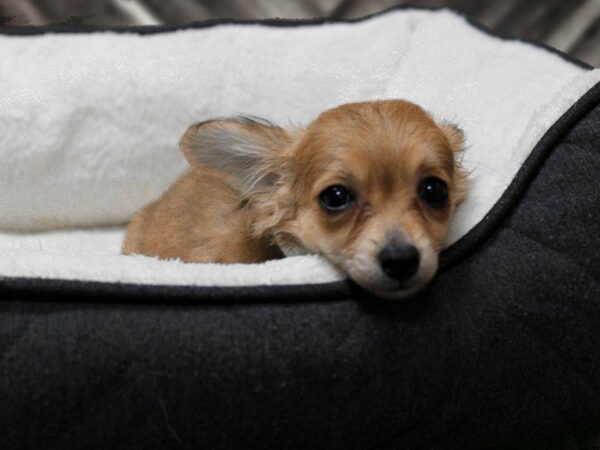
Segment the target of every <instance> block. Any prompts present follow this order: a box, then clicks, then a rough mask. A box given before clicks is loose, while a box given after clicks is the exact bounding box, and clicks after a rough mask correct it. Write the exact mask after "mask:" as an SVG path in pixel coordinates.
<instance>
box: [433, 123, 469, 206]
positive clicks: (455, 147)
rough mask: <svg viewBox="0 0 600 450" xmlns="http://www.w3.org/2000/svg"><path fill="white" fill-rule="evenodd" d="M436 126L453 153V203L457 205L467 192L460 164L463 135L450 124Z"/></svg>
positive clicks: (465, 180) (465, 175)
mask: <svg viewBox="0 0 600 450" xmlns="http://www.w3.org/2000/svg"><path fill="white" fill-rule="evenodd" d="M438 126H439V128H440V130H442V132H443V133H444V135H445V136H446V139H447V140H448V143H449V144H450V148H451V149H452V152H453V153H454V180H455V181H454V185H455V194H454V198H455V200H454V201H455V203H456V204H458V203H461V202H462V201H463V200H464V199H465V197H466V195H467V191H468V178H467V173H466V172H465V171H464V169H463V168H462V167H461V164H460V157H461V153H462V151H463V149H464V143H465V134H464V133H463V131H462V130H461V129H460V128H458V127H457V126H456V125H454V124H451V123H441V124H438Z"/></svg>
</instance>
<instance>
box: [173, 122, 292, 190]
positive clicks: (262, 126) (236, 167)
mask: <svg viewBox="0 0 600 450" xmlns="http://www.w3.org/2000/svg"><path fill="white" fill-rule="evenodd" d="M293 142H294V136H293V135H292V134H291V133H289V132H287V131H286V130H284V129H283V128H280V127H278V126H275V125H273V124H272V123H270V122H268V121H266V120H263V119H259V118H255V117H233V118H226V119H215V120H210V121H207V122H202V123H199V124H196V125H192V126H191V127H190V128H188V130H187V131H186V132H185V134H184V135H183V137H182V138H181V141H180V147H181V150H182V151H183V154H184V155H185V157H186V159H187V160H188V162H189V163H190V164H191V165H192V166H198V165H200V166H202V165H203V166H208V167H211V168H213V169H217V170H220V171H223V172H225V173H227V174H229V175H231V176H232V177H233V178H234V179H235V180H236V181H238V182H239V183H240V186H239V187H240V191H241V193H242V195H244V196H246V195H249V194H251V193H253V192H256V191H258V192H260V191H265V190H268V188H269V187H271V186H272V185H274V184H275V183H276V182H277V180H278V179H279V178H280V177H281V176H282V172H283V171H284V170H285V168H284V166H285V163H284V162H285V157H286V149H287V148H288V147H290V146H291V144H292V143H293Z"/></svg>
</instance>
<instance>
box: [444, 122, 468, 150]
mask: <svg viewBox="0 0 600 450" xmlns="http://www.w3.org/2000/svg"><path fill="white" fill-rule="evenodd" d="M438 126H439V128H440V130H442V133H444V136H446V139H447V140H448V143H449V144H450V148H452V151H453V152H454V153H455V154H456V153H457V152H460V151H462V149H463V145H464V143H465V134H464V133H463V131H462V130H461V129H460V128H458V127H457V126H456V125H454V124H451V123H447V122H444V123H441V124H439V125H438Z"/></svg>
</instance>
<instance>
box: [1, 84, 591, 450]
mask: <svg viewBox="0 0 600 450" xmlns="http://www.w3.org/2000/svg"><path fill="white" fill-rule="evenodd" d="M0 296H1V297H2V302H1V303H0V355H1V357H2V364H1V365H0V368H1V372H0V373H1V375H0V402H1V405H2V408H0V429H1V430H2V433H0V448H10V449H26V448H57V449H58V448H60V449H62V448H69V449H89V448H111V449H113V448H115V449H121V448H122V449H137V448H140V449H141V448H232V449H233V448H235V449H237V448H286V449H295V448H298V449H300V448H331V449H334V448H340V449H354V448H356V449H366V448H390V449H395V448H410V449H416V448H434V449H435V448H440V449H447V448H460V449H469V448H473V449H475V448H482V447H484V446H493V445H500V444H509V443H511V442H526V441H529V440H533V439H538V438H545V437H548V436H551V435H553V434H559V433H563V432H568V431H572V430H574V429H579V428H581V427H587V426H594V425H596V426H597V425H598V423H600V346H599V345H598V343H599V342H600V86H596V87H595V88H593V89H592V90H591V91H589V92H588V93H587V94H586V95H585V96H584V97H582V98H581V99H580V100H579V101H578V102H577V104H576V105H575V106H573V107H572V108H571V109H570V110H569V111H568V112H567V113H566V114H565V115H564V116H563V117H562V118H561V119H560V120H559V121H558V122H557V123H556V124H555V125H554V126H553V127H552V128H551V129H550V130H549V131H548V133H546V135H545V136H544V137H543V138H542V140H541V141H540V143H539V144H538V145H537V146H536V148H535V149H534V151H533V152H532V154H531V155H530V156H529V158H528V159H527V160H526V162H525V163H524V165H523V167H522V168H521V170H520V171H519V173H518V174H517V176H516V178H515V180H514V181H513V183H512V184H511V185H510V187H509V188H508V190H507V191H506V192H505V194H504V195H503V197H502V198H501V199H500V201H499V202H498V203H497V204H496V205H495V206H494V208H493V209H492V210H491V211H490V213H489V214H488V216H486V218H485V219H484V220H483V221H482V222H481V223H480V224H479V225H478V226H477V227H475V228H474V229H473V230H472V232H470V233H469V234H467V235H466V236H465V237H464V238H462V239H461V240H460V241H458V242H457V243H456V244H455V245H453V246H452V247H451V248H450V249H448V250H447V251H446V252H445V253H444V255H443V265H442V270H441V272H440V274H439V275H438V277H437V278H436V279H435V281H434V282H433V283H432V284H431V286H430V287H429V288H428V289H427V290H425V291H424V292H423V293H422V294H420V295H419V296H418V297H415V298H413V299H411V300H410V301H407V302H401V303H389V302H382V301H378V300H376V299H374V298H372V297H370V296H368V295H367V294H365V293H363V292H362V291H361V290H359V289H358V288H356V287H354V286H353V285H352V284H350V283H348V282H344V283H332V284H328V285H320V286H319V285H317V286H314V285H313V286H296V287H264V288H261V287H249V288H220V289H216V288H199V287H195V288H194V287H175V286H158V287H152V286H136V285H119V284H108V283H86V282H73V281H60V280H31V279H6V278H4V279H0Z"/></svg>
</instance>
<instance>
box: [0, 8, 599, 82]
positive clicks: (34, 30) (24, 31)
mask: <svg viewBox="0 0 600 450" xmlns="http://www.w3.org/2000/svg"><path fill="white" fill-rule="evenodd" d="M411 9H412V10H419V11H442V10H447V11H452V12H454V13H455V14H457V15H459V16H461V17H463V18H464V19H465V20H466V21H467V22H468V23H469V24H470V25H472V26H474V27H475V28H477V29H478V30H480V31H482V32H484V33H485V34H487V35H489V36H492V37H495V38H499V39H502V40H504V41H517V42H522V43H524V44H529V45H533V46H535V47H539V48H541V49H544V50H546V51H548V52H550V53H554V54H556V55H558V56H560V57H561V58H563V59H564V60H566V61H568V62H570V63H572V64H575V65H577V66H579V67H581V68H584V69H588V70H589V69H593V67H592V66H590V65H589V64H587V63H585V62H583V61H580V60H579V59H577V58H574V57H572V56H570V55H567V54H566V53H563V52H561V51H560V50H557V49H555V48H553V47H550V46H548V45H546V44H542V43H540V42H536V41H532V40H528V39H523V38H518V37H514V36H510V35H507V34H503V33H499V32H496V31H493V30H491V29H489V28H488V27H486V26H485V25H483V24H481V23H479V22H477V21H476V20H475V19H473V18H472V17H469V16H467V15H466V14H463V13H461V12H460V11H456V10H454V9H451V8H447V7H436V6H423V5H411V4H404V5H396V6H393V7H391V8H388V9H384V10H383V11H379V12H376V13H373V14H369V15H367V16H364V17H358V18H351V19H331V18H323V17H319V18H311V19H280V18H277V19H254V20H252V19H251V20H245V19H228V18H222V19H211V20H205V21H202V22H191V23H189V24H185V25H140V26H131V27H109V26H98V25H67V24H51V25H45V26H30V25H28V26H2V27H0V35H9V36H37V35H44V34H48V33H61V34H62V33H75V34H79V33H84V34H85V33H98V32H113V33H134V34H139V35H150V34H158V33H169V32H173V31H179V30H190V29H191V30H196V29H202V28H212V27H215V26H219V25H263V26H267V27H299V26H315V25H326V24H336V23H359V22H364V21H367V20H369V19H372V18H374V17H379V16H383V15H385V14H388V13H391V12H395V11H405V10H411Z"/></svg>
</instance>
